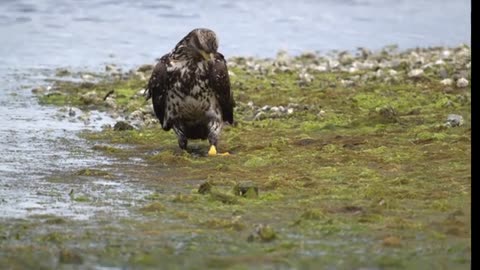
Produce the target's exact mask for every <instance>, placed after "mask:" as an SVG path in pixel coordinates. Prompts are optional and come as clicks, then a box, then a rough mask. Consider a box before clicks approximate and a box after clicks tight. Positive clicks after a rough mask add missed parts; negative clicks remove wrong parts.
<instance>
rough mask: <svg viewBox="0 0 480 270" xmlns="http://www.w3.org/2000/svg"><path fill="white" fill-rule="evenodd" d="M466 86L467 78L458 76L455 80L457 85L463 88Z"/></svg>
mask: <svg viewBox="0 0 480 270" xmlns="http://www.w3.org/2000/svg"><path fill="white" fill-rule="evenodd" d="M467 86H468V80H467V79H465V78H460V79H458V80H457V87H459V88H464V87H467Z"/></svg>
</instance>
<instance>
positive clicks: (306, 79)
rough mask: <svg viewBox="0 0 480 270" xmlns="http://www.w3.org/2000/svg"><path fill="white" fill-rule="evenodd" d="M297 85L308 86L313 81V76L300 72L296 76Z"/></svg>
mask: <svg viewBox="0 0 480 270" xmlns="http://www.w3.org/2000/svg"><path fill="white" fill-rule="evenodd" d="M298 78H299V84H300V85H309V84H310V83H312V81H313V76H312V75H310V74H309V73H307V72H306V71H302V72H300V73H299V74H298Z"/></svg>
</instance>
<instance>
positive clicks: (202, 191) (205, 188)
mask: <svg viewBox="0 0 480 270" xmlns="http://www.w3.org/2000/svg"><path fill="white" fill-rule="evenodd" d="M211 190H212V184H210V182H205V183H202V184H201V185H200V187H198V193H200V194H207V193H210V191H211Z"/></svg>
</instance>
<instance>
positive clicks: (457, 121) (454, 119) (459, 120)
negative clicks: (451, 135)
mask: <svg viewBox="0 0 480 270" xmlns="http://www.w3.org/2000/svg"><path fill="white" fill-rule="evenodd" d="M461 125H463V117H462V116H461V115H458V114H449V115H448V116H447V122H446V123H445V126H447V127H458V126H461Z"/></svg>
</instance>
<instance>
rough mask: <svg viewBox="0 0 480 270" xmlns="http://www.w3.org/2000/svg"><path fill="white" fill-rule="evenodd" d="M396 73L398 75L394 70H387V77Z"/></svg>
mask: <svg viewBox="0 0 480 270" xmlns="http://www.w3.org/2000/svg"><path fill="white" fill-rule="evenodd" d="M397 73H398V72H397V71H396V70H394V69H389V70H388V75H390V76H395V75H397Z"/></svg>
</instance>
